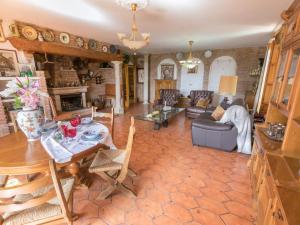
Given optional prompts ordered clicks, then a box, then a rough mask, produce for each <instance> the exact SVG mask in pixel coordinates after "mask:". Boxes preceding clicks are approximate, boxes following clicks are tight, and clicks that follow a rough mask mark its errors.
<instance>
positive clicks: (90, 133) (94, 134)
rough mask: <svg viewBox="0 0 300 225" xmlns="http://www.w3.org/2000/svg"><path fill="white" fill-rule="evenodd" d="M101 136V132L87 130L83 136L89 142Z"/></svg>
mask: <svg viewBox="0 0 300 225" xmlns="http://www.w3.org/2000/svg"><path fill="white" fill-rule="evenodd" d="M99 135H100V132H99V130H87V131H85V132H83V136H84V137H85V138H86V139H89V140H93V139H95V138H97V137H98V136H99Z"/></svg>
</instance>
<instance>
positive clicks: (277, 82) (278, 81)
mask: <svg viewBox="0 0 300 225" xmlns="http://www.w3.org/2000/svg"><path fill="white" fill-rule="evenodd" d="M287 53H288V52H287V51H285V52H283V53H282V55H281V56H280V63H279V68H278V71H277V76H276V79H275V85H274V89H273V95H272V101H273V102H275V103H277V101H278V98H279V94H280V89H281V85H282V82H283V78H284V71H285V66H286V61H287V56H288V54H287Z"/></svg>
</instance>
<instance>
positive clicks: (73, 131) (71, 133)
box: [68, 127, 77, 141]
mask: <svg viewBox="0 0 300 225" xmlns="http://www.w3.org/2000/svg"><path fill="white" fill-rule="evenodd" d="M76 134H77V129H76V127H74V128H69V129H68V137H70V138H71V141H73V140H74V137H76Z"/></svg>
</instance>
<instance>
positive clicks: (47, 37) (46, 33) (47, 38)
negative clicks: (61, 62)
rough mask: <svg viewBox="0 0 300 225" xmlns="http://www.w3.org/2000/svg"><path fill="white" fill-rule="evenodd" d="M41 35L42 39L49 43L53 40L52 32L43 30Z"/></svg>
mask: <svg viewBox="0 0 300 225" xmlns="http://www.w3.org/2000/svg"><path fill="white" fill-rule="evenodd" d="M42 35H43V38H44V40H45V41H50V42H51V41H54V39H55V36H54V34H53V32H52V31H50V30H44V31H43V32H42Z"/></svg>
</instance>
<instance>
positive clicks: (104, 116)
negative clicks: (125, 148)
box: [92, 107, 115, 139]
mask: <svg viewBox="0 0 300 225" xmlns="http://www.w3.org/2000/svg"><path fill="white" fill-rule="evenodd" d="M92 108H93V110H92V119H93V120H95V121H97V122H100V123H102V124H104V125H108V127H109V129H110V134H111V138H112V139H114V119H115V118H114V108H113V107H112V108H111V111H110V112H109V113H104V112H97V111H96V110H97V108H96V107H92Z"/></svg>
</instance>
